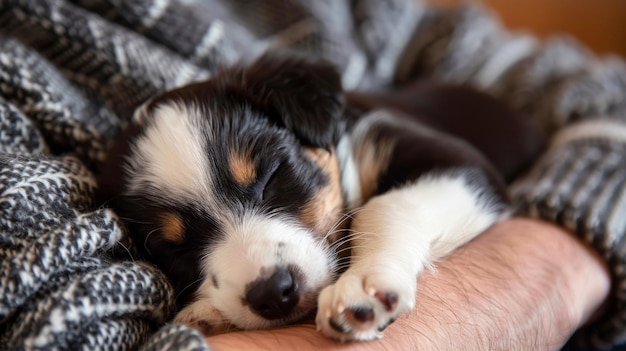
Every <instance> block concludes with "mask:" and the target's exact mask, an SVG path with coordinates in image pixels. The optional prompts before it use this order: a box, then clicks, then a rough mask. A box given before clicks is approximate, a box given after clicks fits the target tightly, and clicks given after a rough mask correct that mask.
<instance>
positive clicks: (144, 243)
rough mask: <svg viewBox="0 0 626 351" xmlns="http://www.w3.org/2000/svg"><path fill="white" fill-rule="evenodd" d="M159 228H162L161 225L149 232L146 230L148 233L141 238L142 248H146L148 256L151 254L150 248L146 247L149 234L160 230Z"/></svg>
mask: <svg viewBox="0 0 626 351" xmlns="http://www.w3.org/2000/svg"><path fill="white" fill-rule="evenodd" d="M161 229H163V228H162V227H158V228H155V229H153V230H151V231H150V232H148V234H146V238H145V239H144V240H143V248H144V249H146V252H147V253H148V254H149V255H150V256H152V252H150V249H148V239H150V236H151V235H152V234H153V233H154V232H156V231H159V230H161Z"/></svg>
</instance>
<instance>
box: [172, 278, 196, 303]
mask: <svg viewBox="0 0 626 351" xmlns="http://www.w3.org/2000/svg"><path fill="white" fill-rule="evenodd" d="M202 279H203V278H198V279H196V280H194V281H193V282H191V283H189V284H187V286H185V287H184V288H182V289H181V290H180V291H179V292H178V294H176V297H174V301H178V298H179V297H180V295H181V294H182V293H183V292H185V290H187V289H189V288H190V287H192V286H193V285H194V284H196V283H198V282H200V281H202Z"/></svg>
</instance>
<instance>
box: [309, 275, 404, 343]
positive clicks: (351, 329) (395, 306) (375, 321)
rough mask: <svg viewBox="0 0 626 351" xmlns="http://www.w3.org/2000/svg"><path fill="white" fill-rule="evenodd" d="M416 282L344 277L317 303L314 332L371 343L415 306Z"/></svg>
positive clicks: (352, 276) (328, 288) (390, 277)
mask: <svg viewBox="0 0 626 351" xmlns="http://www.w3.org/2000/svg"><path fill="white" fill-rule="evenodd" d="M415 291H416V278H415V277H413V279H408V278H404V279H399V277H398V275H397V274H393V273H391V274H389V272H384V273H380V272H379V273H369V274H367V273H366V274H354V273H352V272H350V271H348V272H346V273H344V274H343V275H342V276H341V277H339V280H337V282H336V283H335V284H333V285H330V286H328V287H326V288H325V289H324V290H322V292H321V294H320V296H319V300H318V311H317V317H316V323H317V329H318V330H319V331H321V332H322V334H324V335H326V336H328V337H331V338H334V339H338V340H341V341H349V340H373V339H378V338H380V337H382V335H383V330H384V329H385V328H386V327H387V326H388V325H389V324H391V323H393V322H394V321H395V320H396V318H397V317H398V316H399V315H400V314H401V313H404V312H408V311H410V310H412V309H413V307H414V306H415Z"/></svg>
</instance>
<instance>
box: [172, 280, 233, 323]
mask: <svg viewBox="0 0 626 351" xmlns="http://www.w3.org/2000/svg"><path fill="white" fill-rule="evenodd" d="M207 286H208V288H207ZM207 289H209V290H210V289H211V286H210V283H208V281H207V282H205V283H204V284H203V285H202V286H201V287H200V289H199V290H198V291H207ZM174 322H175V323H181V324H185V325H189V326H191V327H194V328H196V329H198V330H200V331H201V332H202V333H203V334H204V335H215V334H220V333H224V332H227V331H229V330H231V329H234V327H233V326H232V325H231V324H230V323H229V322H228V320H226V319H225V318H224V317H223V316H222V314H221V312H220V311H219V310H218V309H217V308H216V307H215V306H214V305H213V303H212V302H211V299H210V298H209V297H208V295H206V296H205V295H203V294H201V295H200V296H197V297H196V299H195V300H194V301H193V302H191V303H190V304H189V305H187V306H185V307H184V308H183V309H182V310H180V311H179V312H178V313H177V314H176V317H174Z"/></svg>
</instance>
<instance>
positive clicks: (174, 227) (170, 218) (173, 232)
mask: <svg viewBox="0 0 626 351" xmlns="http://www.w3.org/2000/svg"><path fill="white" fill-rule="evenodd" d="M159 217H160V219H161V228H162V229H161V232H162V233H163V238H164V239H166V240H168V241H171V242H173V243H181V242H182V241H183V239H185V225H184V224H183V220H182V219H181V218H180V216H179V215H177V214H175V213H172V212H164V213H161V215H160V216H159Z"/></svg>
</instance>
